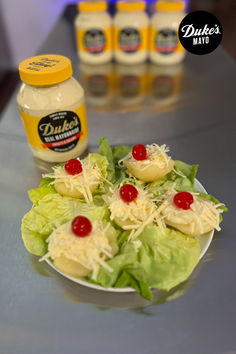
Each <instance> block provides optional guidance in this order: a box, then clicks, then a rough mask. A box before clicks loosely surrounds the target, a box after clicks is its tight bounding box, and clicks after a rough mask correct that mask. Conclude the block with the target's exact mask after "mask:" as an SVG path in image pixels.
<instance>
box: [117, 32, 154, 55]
mask: <svg viewBox="0 0 236 354" xmlns="http://www.w3.org/2000/svg"><path fill="white" fill-rule="evenodd" d="M147 41H148V28H142V29H136V28H132V27H125V28H123V29H119V28H115V49H116V50H121V51H122V52H125V53H127V54H129V53H130V54H132V53H135V52H137V51H138V50H146V49H147V48H148V45H147Z"/></svg>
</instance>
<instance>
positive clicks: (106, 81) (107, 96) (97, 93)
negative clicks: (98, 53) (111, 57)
mask: <svg viewBox="0 0 236 354" xmlns="http://www.w3.org/2000/svg"><path fill="white" fill-rule="evenodd" d="M79 71H80V75H81V82H82V83H83V87H84V89H85V94H86V100H87V103H88V104H90V105H91V106H94V107H102V106H103V107H104V108H105V107H106V106H107V105H109V104H110V103H111V101H112V98H113V87H114V84H113V82H114V79H113V64H112V63H108V64H101V65H96V66H94V65H89V64H85V63H80V65H79Z"/></svg>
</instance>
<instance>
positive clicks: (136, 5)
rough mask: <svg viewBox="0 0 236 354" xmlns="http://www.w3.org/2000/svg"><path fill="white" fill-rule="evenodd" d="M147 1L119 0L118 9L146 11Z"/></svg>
mask: <svg viewBox="0 0 236 354" xmlns="http://www.w3.org/2000/svg"><path fill="white" fill-rule="evenodd" d="M145 8H146V3H145V2H144V1H118V3H117V9H118V10H119V11H144V10H145Z"/></svg>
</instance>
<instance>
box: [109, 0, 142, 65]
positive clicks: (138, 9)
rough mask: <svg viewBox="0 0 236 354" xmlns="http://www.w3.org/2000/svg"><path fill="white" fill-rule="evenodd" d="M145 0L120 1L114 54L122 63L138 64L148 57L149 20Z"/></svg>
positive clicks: (116, 20)
mask: <svg viewBox="0 0 236 354" xmlns="http://www.w3.org/2000/svg"><path fill="white" fill-rule="evenodd" d="M145 7H146V4H145V2H144V1H119V2H118V3H117V10H118V12H117V14H116V16H115V18H114V41H115V43H114V46H115V51H114V56H115V59H116V60H117V62H119V63H122V64H138V63H142V62H144V61H145V60H146V59H147V55H148V27H149V20H148V16H147V14H146V13H145Z"/></svg>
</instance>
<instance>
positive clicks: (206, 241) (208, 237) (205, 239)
mask: <svg viewBox="0 0 236 354" xmlns="http://www.w3.org/2000/svg"><path fill="white" fill-rule="evenodd" d="M194 187H195V188H196V189H197V190H198V191H199V192H203V193H207V191H206V190H205V188H204V187H203V186H202V185H201V183H200V182H199V181H198V180H197V179H195V185H194ZM213 235H214V230H213V231H210V232H207V233H205V234H203V235H200V236H198V237H197V238H198V241H199V243H200V247H201V254H200V259H201V258H202V257H203V256H204V254H205V253H206V251H207V249H208V248H209V246H210V243H211V241H212V238H213ZM46 262H47V263H48V264H49V265H50V266H51V267H52V268H53V269H54V270H55V271H56V272H58V273H60V274H61V275H63V276H64V277H65V278H67V279H70V280H72V281H73V282H75V283H77V284H80V285H84V286H87V287H88V288H92V289H96V290H102V291H110V292H116V293H128V292H129V293H130V292H135V291H136V290H134V289H133V288H130V287H126V288H103V287H102V286H99V285H96V284H92V283H89V282H88V281H86V280H84V279H81V278H74V277H71V276H69V275H67V274H65V273H63V272H62V271H60V270H59V269H58V268H56V267H55V266H54V264H53V263H52V262H51V261H50V260H48V259H46Z"/></svg>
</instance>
